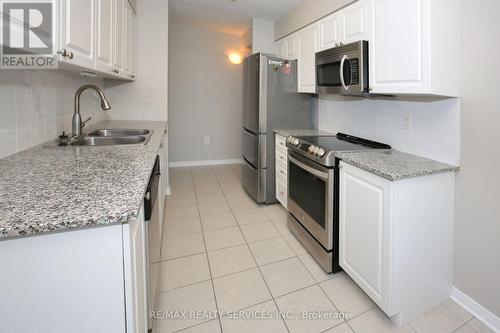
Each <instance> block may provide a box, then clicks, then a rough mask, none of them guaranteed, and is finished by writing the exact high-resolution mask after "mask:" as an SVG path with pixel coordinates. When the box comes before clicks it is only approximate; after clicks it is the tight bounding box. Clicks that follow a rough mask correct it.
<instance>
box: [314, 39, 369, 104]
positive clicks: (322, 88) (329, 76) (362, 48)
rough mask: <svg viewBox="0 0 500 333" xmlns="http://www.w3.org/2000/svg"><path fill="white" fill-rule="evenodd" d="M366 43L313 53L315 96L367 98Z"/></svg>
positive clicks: (359, 42)
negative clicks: (316, 94)
mask: <svg viewBox="0 0 500 333" xmlns="http://www.w3.org/2000/svg"><path fill="white" fill-rule="evenodd" d="M368 82H369V80H368V41H365V40H360V41H357V42H353V43H349V44H345V45H341V46H337V47H334V48H331V49H328V50H324V51H321V52H318V53H316V93H318V94H337V95H351V96H352V95H362V94H368V93H369V88H368V84H369V83H368Z"/></svg>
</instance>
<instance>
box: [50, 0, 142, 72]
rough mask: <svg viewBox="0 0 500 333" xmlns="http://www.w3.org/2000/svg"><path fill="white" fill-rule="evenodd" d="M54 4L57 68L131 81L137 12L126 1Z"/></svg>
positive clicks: (76, 0)
mask: <svg viewBox="0 0 500 333" xmlns="http://www.w3.org/2000/svg"><path fill="white" fill-rule="evenodd" d="M56 4H58V6H57V13H59V14H60V15H57V16H56V17H57V18H58V20H57V28H56V31H57V37H56V39H55V40H57V41H58V48H57V51H58V54H59V56H58V58H59V63H60V68H61V69H63V70H68V71H87V72H94V73H97V74H98V75H102V77H104V78H116V79H127V80H132V79H134V78H135V71H136V52H135V48H136V40H135V29H136V14H135V12H134V9H133V8H132V6H131V5H130V3H129V2H128V1H127V0H61V1H60V2H56Z"/></svg>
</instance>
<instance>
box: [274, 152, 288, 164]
mask: <svg viewBox="0 0 500 333" xmlns="http://www.w3.org/2000/svg"><path fill="white" fill-rule="evenodd" d="M278 163H284V164H285V166H286V165H287V163H288V152H287V151H282V150H281V149H276V164H278Z"/></svg>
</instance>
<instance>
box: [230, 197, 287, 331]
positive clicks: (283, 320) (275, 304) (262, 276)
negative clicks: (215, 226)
mask: <svg viewBox="0 0 500 333" xmlns="http://www.w3.org/2000/svg"><path fill="white" fill-rule="evenodd" d="M225 196H226V194H225V193H224V197H225ZM226 199H227V198H226ZM231 213H232V214H233V216H234V218H235V219H236V215H235V214H234V212H233V210H232V208H231ZM264 215H266V214H265V213H264ZM236 223H237V224H238V228H239V230H240V232H241V234H242V235H243V239H244V240H245V243H246V245H247V247H248V248H249V251H250V254H251V256H252V258H253V260H254V261H255V263H256V264H257V269H258V271H259V273H260V276H261V278H262V280H263V281H264V284H265V285H266V288H267V291H268V292H269V295H270V296H271V300H272V301H273V303H274V306H275V307H276V309H278V316H279V318H280V319H281V321H282V322H283V324H284V325H285V329H286V330H287V331H288V332H289V333H290V329H289V328H288V325H287V324H286V321H285V319H284V318H283V317H282V316H281V315H280V314H279V311H280V308H279V307H278V303H276V300H275V299H274V297H273V294H272V292H271V289H270V288H269V285H268V284H267V281H266V279H265V278H264V274H262V271H261V269H260V266H259V264H258V262H257V260H256V259H255V256H254V254H253V252H252V250H251V248H250V245H249V243H248V241H247V239H246V237H245V235H244V234H243V230H242V229H241V226H240V224H239V222H238V220H237V219H236ZM292 252H293V250H292ZM268 301H269V300H267V301H266V302H268Z"/></svg>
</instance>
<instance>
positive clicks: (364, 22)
mask: <svg viewBox="0 0 500 333" xmlns="http://www.w3.org/2000/svg"><path fill="white" fill-rule="evenodd" d="M460 15H461V9H460V2H459V1H456V0H440V1H432V0H405V1H402V0H360V1H357V2H354V3H353V4H351V5H349V6H347V7H345V8H343V9H341V10H339V11H337V12H335V13H332V14H330V15H328V16H326V17H324V18H323V19H321V20H319V21H318V22H315V23H312V24H310V25H308V26H306V27H305V28H303V29H301V30H299V31H298V32H296V33H295V34H294V35H295V36H298V39H296V40H295V49H296V50H298V52H294V48H293V45H294V41H293V40H292V39H289V38H290V36H293V35H290V36H289V37H285V38H283V39H281V40H280V41H278V42H277V43H279V45H280V47H281V48H282V50H281V53H280V55H281V56H283V57H284V58H287V59H295V58H296V59H298V63H299V91H300V92H314V91H313V89H312V87H314V83H312V82H311V79H312V78H314V76H315V71H314V70H315V69H314V66H312V65H311V61H312V60H313V59H314V57H313V56H312V55H313V54H314V53H315V52H317V51H322V50H326V49H329V48H332V47H335V46H338V45H342V44H347V43H351V42H355V41H358V40H367V41H368V43H369V81H370V82H369V87H370V92H371V93H379V94H389V95H402V96H405V95H410V96H433V95H434V96H447V97H458V96H460V43H461V41H460ZM276 47H277V48H279V47H278V46H276ZM283 48H284V50H283ZM294 53H296V56H295V57H294V56H293V54H294Z"/></svg>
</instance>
